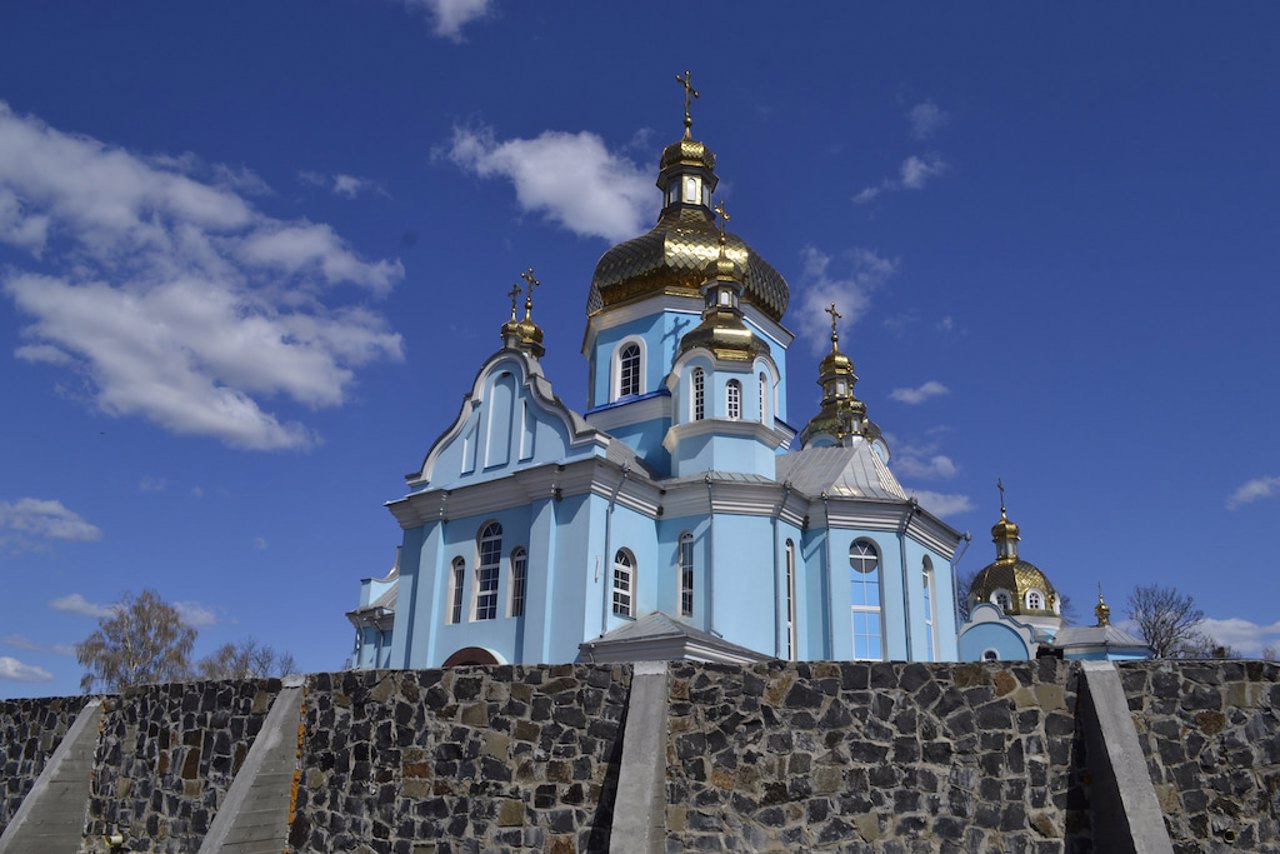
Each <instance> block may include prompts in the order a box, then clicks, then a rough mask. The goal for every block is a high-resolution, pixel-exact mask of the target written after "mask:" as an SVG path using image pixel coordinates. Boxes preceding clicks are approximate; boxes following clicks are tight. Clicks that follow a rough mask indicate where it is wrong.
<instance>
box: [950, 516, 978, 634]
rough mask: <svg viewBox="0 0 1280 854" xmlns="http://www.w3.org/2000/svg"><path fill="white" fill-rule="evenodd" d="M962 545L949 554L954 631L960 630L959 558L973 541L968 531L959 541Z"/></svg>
mask: <svg viewBox="0 0 1280 854" xmlns="http://www.w3.org/2000/svg"><path fill="white" fill-rule="evenodd" d="M961 542H963V543H964V545H963V546H962V547H961V548H960V551H959V552H957V553H956V554H953V555H952V556H951V605H952V610H953V611H954V612H955V615H956V631H957V632H959V631H960V596H959V593H960V559H961V558H963V557H964V553H965V552H967V551H969V544H970V543H972V542H973V534H970V533H969V532H968V531H965V532H964V539H963V540H962V541H961Z"/></svg>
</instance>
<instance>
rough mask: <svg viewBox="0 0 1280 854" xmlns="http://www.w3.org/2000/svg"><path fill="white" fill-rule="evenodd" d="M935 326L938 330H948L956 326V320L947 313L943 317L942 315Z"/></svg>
mask: <svg viewBox="0 0 1280 854" xmlns="http://www.w3.org/2000/svg"><path fill="white" fill-rule="evenodd" d="M936 326H937V330H938V331H939V332H950V331H951V330H953V329H955V328H956V320H955V318H954V317H952V316H951V315H949V314H948V315H946V316H945V317H943V318H942V319H941V320H939V321H938V322H937V324H936Z"/></svg>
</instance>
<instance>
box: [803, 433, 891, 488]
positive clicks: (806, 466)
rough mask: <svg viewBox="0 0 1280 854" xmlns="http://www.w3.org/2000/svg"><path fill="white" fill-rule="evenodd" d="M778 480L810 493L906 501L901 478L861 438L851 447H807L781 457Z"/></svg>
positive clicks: (853, 442) (856, 439)
mask: <svg viewBox="0 0 1280 854" xmlns="http://www.w3.org/2000/svg"><path fill="white" fill-rule="evenodd" d="M778 480H780V481H785V480H789V481H791V485H792V486H794V487H795V488H796V489H798V490H800V491H801V492H803V493H805V494H806V495H821V494H822V493H824V492H825V493H827V495H830V496H832V497H836V498H876V499H881V500H886V501H906V500H907V494H906V493H905V492H903V491H902V486H901V485H900V484H899V483H898V479H897V478H896V477H894V476H893V472H891V471H889V467H888V466H886V465H885V464H884V461H883V460H881V459H880V455H879V454H877V453H876V452H875V451H874V450H872V448H871V445H870V444H868V443H867V442H866V441H865V440H863V439H862V438H861V437H853V438H852V440H851V444H850V445H849V446H847V447H840V446H837V445H833V446H831V447H826V448H805V449H804V450H802V451H793V452H791V453H789V454H783V455H782V456H780V457H778Z"/></svg>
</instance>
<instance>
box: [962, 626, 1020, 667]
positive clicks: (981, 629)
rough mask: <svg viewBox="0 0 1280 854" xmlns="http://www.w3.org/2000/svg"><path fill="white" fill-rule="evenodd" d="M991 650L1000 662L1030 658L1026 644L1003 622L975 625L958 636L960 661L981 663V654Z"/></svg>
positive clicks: (1011, 627)
mask: <svg viewBox="0 0 1280 854" xmlns="http://www.w3.org/2000/svg"><path fill="white" fill-rule="evenodd" d="M988 649H993V650H995V651H996V654H997V655H999V656H1000V660H1001V661H1022V660H1026V659H1028V658H1030V657H1031V651H1030V650H1028V649H1027V644H1026V642H1025V641H1023V639H1022V638H1021V637H1020V636H1019V635H1018V632H1017V631H1016V630H1015V629H1014V628H1013V626H1011V625H1009V624H1007V623H1004V622H990V623H976V624H974V625H972V626H970V627H969V628H968V629H966V630H965V632H964V634H962V635H961V636H960V642H959V658H960V660H961V661H982V657H983V653H984V652H985V651H986V650H988Z"/></svg>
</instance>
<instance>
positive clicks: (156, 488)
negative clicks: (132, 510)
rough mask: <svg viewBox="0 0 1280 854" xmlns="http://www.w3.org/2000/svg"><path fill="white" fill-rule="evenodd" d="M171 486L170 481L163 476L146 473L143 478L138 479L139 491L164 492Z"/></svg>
mask: <svg viewBox="0 0 1280 854" xmlns="http://www.w3.org/2000/svg"><path fill="white" fill-rule="evenodd" d="M168 486H169V482H168V481H167V480H165V479H164V478H162V477H152V476H151V475H145V476H144V477H143V478H142V480H140V481H138V491H139V492H164V491H165V489H167V488H168Z"/></svg>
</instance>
